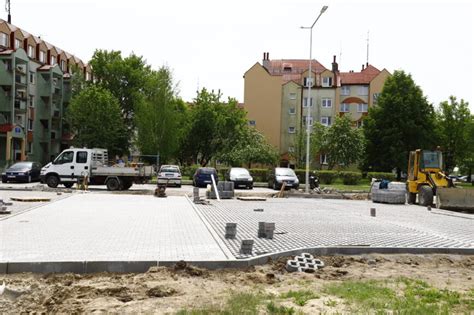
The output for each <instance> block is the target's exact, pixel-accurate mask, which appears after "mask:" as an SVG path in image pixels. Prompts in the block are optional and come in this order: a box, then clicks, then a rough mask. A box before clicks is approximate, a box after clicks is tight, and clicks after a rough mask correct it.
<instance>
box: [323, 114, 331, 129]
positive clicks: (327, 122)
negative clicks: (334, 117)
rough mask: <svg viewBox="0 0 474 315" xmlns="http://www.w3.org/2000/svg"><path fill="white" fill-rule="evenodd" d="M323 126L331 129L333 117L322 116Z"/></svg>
mask: <svg viewBox="0 0 474 315" xmlns="http://www.w3.org/2000/svg"><path fill="white" fill-rule="evenodd" d="M321 125H323V126H326V127H329V126H331V117H330V116H322V117H321Z"/></svg>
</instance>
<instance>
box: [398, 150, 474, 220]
mask: <svg viewBox="0 0 474 315" xmlns="http://www.w3.org/2000/svg"><path fill="white" fill-rule="evenodd" d="M407 189H408V203H412V204H413V203H415V202H416V196H417V195H418V203H419V204H420V205H421V206H431V205H432V204H433V197H434V196H436V207H437V208H440V209H447V210H460V211H474V190H472V189H462V188H455V187H454V184H453V181H452V179H451V178H450V177H449V176H448V175H446V173H445V172H444V171H443V153H442V152H441V151H438V150H435V151H428V150H416V151H411V152H410V157H409V161H408V181H407Z"/></svg>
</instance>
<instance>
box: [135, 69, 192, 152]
mask: <svg viewBox="0 0 474 315" xmlns="http://www.w3.org/2000/svg"><path fill="white" fill-rule="evenodd" d="M146 84H147V85H146V87H145V88H146V90H147V91H148V93H147V95H146V98H145V99H144V100H143V101H142V102H140V103H139V104H138V106H137V108H136V109H135V121H136V129H137V141H136V145H137V147H138V148H139V149H140V151H141V153H142V154H145V155H153V154H157V153H159V154H160V158H161V159H162V160H163V161H167V160H169V159H171V158H172V157H173V156H174V155H175V153H176V151H177V150H178V142H179V137H180V129H182V128H183V127H182V125H183V123H184V121H183V111H185V106H184V104H183V102H182V101H181V100H180V99H179V98H178V97H177V95H176V91H175V88H174V85H173V78H172V75H171V72H170V70H169V69H168V68H167V67H162V68H160V69H159V70H158V71H153V72H151V74H150V76H149V80H148V82H146Z"/></svg>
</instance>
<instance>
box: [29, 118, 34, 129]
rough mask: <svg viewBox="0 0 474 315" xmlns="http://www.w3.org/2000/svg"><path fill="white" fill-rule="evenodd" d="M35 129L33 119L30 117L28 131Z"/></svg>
mask: <svg viewBox="0 0 474 315" xmlns="http://www.w3.org/2000/svg"><path fill="white" fill-rule="evenodd" d="M32 130H33V119H28V131H32Z"/></svg>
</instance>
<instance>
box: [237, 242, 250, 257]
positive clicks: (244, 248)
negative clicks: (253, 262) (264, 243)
mask: <svg viewBox="0 0 474 315" xmlns="http://www.w3.org/2000/svg"><path fill="white" fill-rule="evenodd" d="M252 248H253V240H242V244H241V245H240V253H241V254H244V255H252Z"/></svg>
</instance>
